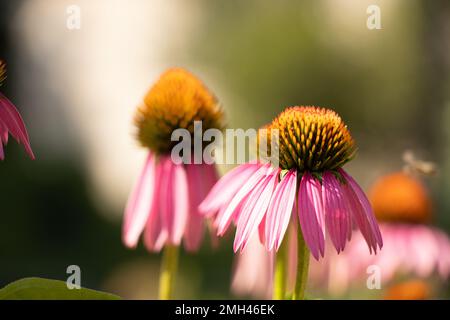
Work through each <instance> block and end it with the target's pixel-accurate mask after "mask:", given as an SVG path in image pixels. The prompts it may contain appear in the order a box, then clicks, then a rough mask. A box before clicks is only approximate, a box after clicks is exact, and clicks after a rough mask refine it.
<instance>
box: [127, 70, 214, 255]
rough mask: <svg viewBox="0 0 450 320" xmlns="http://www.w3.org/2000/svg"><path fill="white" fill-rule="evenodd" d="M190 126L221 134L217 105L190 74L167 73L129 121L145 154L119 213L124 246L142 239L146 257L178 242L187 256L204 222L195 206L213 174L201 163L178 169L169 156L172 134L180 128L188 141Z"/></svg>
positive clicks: (178, 163)
mask: <svg viewBox="0 0 450 320" xmlns="http://www.w3.org/2000/svg"><path fill="white" fill-rule="evenodd" d="M194 121H202V127H203V128H204V129H205V130H206V129H209V128H222V110H221V108H220V107H219V104H218V101H217V99H216V98H215V97H214V95H213V94H211V93H210V92H209V90H208V89H207V88H206V87H205V86H204V84H203V83H202V82H201V81H200V80H199V79H197V78H196V77H195V76H193V75H192V74H191V73H189V72H187V71H186V70H183V69H180V68H174V69H169V70H168V71H166V72H165V73H164V74H162V75H161V77H160V78H159V80H158V81H157V82H156V83H155V84H154V85H153V87H152V88H151V89H150V91H149V92H148V93H147V95H146V96H145V98H144V101H143V104H142V105H141V106H140V107H139V108H138V110H137V113H136V117H135V125H136V127H137V139H138V140H139V142H140V143H141V145H142V146H144V147H146V148H147V149H148V150H149V154H148V157H147V160H146V163H145V166H144V169H143V171H142V173H141V176H140V177H139V179H138V181H137V184H136V186H135V187H134V189H133V191H132V192H131V195H130V197H129V200H128V204H127V206H126V209H125V217H124V224H123V242H124V243H125V245H126V246H128V247H135V246H136V245H137V242H138V240H139V237H140V235H141V234H142V233H143V234H144V235H143V238H144V244H145V246H146V247H147V249H148V250H150V251H160V250H161V249H162V248H163V247H165V246H166V247H168V248H169V250H171V249H170V248H174V247H178V246H179V245H180V244H181V242H182V241H183V243H184V247H185V248H186V249H187V250H189V251H195V250H197V249H198V248H199V246H200V244H201V240H202V237H203V232H204V217H203V216H202V215H200V214H199V212H198V205H199V203H200V202H201V201H202V200H203V198H204V197H205V196H206V194H207V192H208V191H209V189H210V188H211V187H212V186H213V185H214V183H215V182H216V180H217V174H216V169H215V167H214V165H211V164H206V163H203V162H202V163H201V164H184V163H181V161H178V160H180V159H172V155H171V150H172V148H173V146H174V145H175V144H176V142H173V141H171V136H172V132H173V131H174V130H176V129H179V128H182V129H187V130H188V131H189V132H190V133H191V134H192V135H193V134H194ZM192 141H194V139H192ZM174 160H177V161H174ZM172 258H173V257H172ZM168 259H169V258H168Z"/></svg>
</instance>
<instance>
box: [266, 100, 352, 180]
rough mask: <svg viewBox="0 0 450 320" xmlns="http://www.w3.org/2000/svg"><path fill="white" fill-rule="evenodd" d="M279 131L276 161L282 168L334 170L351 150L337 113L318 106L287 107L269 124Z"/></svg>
mask: <svg viewBox="0 0 450 320" xmlns="http://www.w3.org/2000/svg"><path fill="white" fill-rule="evenodd" d="M269 128H270V129H271V130H272V129H277V130H278V134H279V156H280V159H279V163H280V167H281V168H283V169H291V168H297V169H298V170H299V171H305V170H308V171H311V172H323V171H325V170H335V169H338V168H340V167H341V166H343V165H344V164H345V163H346V162H347V161H349V160H350V159H351V158H352V157H353V155H354V153H355V149H356V148H355V143H354V140H353V138H352V136H351V135H350V132H349V130H348V129H347V126H346V125H345V123H344V122H343V121H342V119H341V118H340V117H339V115H338V114H337V113H336V112H334V111H333V110H330V109H325V108H319V107H309V106H308V107H304V106H301V107H299V106H297V107H290V108H287V109H286V110H285V111H283V112H282V113H281V114H280V115H279V116H278V117H277V118H275V119H274V120H273V122H272V123H271V125H270V127H269Z"/></svg>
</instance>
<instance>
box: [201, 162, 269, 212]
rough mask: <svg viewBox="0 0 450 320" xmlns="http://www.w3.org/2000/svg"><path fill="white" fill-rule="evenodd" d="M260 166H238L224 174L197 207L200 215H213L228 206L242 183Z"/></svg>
mask: <svg viewBox="0 0 450 320" xmlns="http://www.w3.org/2000/svg"><path fill="white" fill-rule="evenodd" d="M259 168H260V166H258V165H255V164H243V165H240V166H238V167H236V168H234V169H233V170H231V171H230V172H228V173H227V174H225V175H224V176H223V177H222V178H221V179H220V180H219V181H218V182H217V183H216V184H215V185H214V187H213V188H212V189H211V191H210V192H209V194H208V195H207V197H206V198H205V199H204V200H203V201H202V203H201V204H200V206H199V210H200V212H201V213H203V214H206V215H213V214H215V213H217V212H218V211H219V210H220V208H221V207H222V206H224V205H226V204H228V203H229V202H230V201H231V199H232V198H233V197H234V195H235V194H236V193H237V192H238V191H239V189H240V188H241V187H242V186H243V185H244V183H245V182H246V181H247V180H248V178H250V176H251V175H253V174H254V173H255V172H256V171H257V170H258V169H259Z"/></svg>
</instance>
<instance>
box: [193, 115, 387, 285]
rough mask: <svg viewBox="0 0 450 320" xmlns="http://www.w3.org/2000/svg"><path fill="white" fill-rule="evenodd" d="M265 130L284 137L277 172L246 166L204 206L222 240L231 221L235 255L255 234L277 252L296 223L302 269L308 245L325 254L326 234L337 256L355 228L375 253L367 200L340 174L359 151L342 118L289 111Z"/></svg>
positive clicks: (377, 243) (376, 234)
mask: <svg viewBox="0 0 450 320" xmlns="http://www.w3.org/2000/svg"><path fill="white" fill-rule="evenodd" d="M267 129H268V131H269V133H270V132H276V133H277V134H278V136H279V141H278V149H279V166H277V167H275V166H271V165H270V164H263V163H260V164H245V165H241V166H239V167H237V168H235V169H234V170H232V171H231V172H230V173H228V174H227V175H225V176H224V177H223V178H222V179H221V180H219V182H218V183H217V184H216V185H215V186H214V188H213V189H212V190H211V192H210V194H209V195H208V196H207V198H206V199H205V200H204V201H203V202H202V204H201V205H200V210H201V211H202V212H203V213H205V214H207V215H208V214H209V215H213V214H216V213H217V217H216V221H215V226H216V227H217V231H218V234H219V235H223V234H224V233H225V231H226V230H227V229H228V227H229V225H230V223H231V222H233V221H234V222H235V224H236V228H237V229H236V236H235V239H234V251H235V252H237V251H238V250H243V249H244V248H245V246H246V244H247V243H248V241H249V239H250V238H251V236H252V235H253V234H254V233H255V232H256V231H257V230H258V231H259V235H260V239H261V242H262V243H263V244H264V245H265V247H266V249H267V250H268V251H272V250H275V251H278V249H279V248H280V246H281V244H282V240H283V237H284V235H285V232H286V230H287V228H288V225H289V223H290V221H291V220H293V218H294V217H297V218H298V221H299V224H300V230H299V232H298V234H299V246H298V251H299V255H301V257H300V256H299V257H298V261H299V265H300V264H303V263H306V266H307V261H308V259H309V252H307V251H305V250H303V249H302V248H305V246H304V244H303V245H302V242H303V239H304V242H306V246H307V248H309V250H310V251H311V254H312V255H313V256H314V257H315V258H316V259H319V258H320V257H323V256H324V255H325V243H326V242H325V239H326V236H327V235H328V236H329V238H330V239H331V242H332V243H333V245H334V247H335V248H336V250H337V252H341V251H342V250H344V248H345V245H346V242H347V241H349V240H350V238H351V234H352V227H353V224H355V225H356V226H358V227H359V229H360V230H361V232H362V234H363V235H364V238H365V240H366V242H367V244H368V247H369V251H370V252H377V250H378V248H381V246H382V239H381V234H380V231H379V228H378V225H377V222H376V220H375V217H374V215H373V214H372V209H371V206H370V204H369V201H368V200H367V198H366V196H365V194H364V192H363V191H362V189H361V188H360V187H359V185H358V184H357V183H356V181H355V180H354V179H353V178H352V177H351V176H350V175H349V174H348V173H347V172H345V171H344V170H343V169H342V166H343V165H344V164H345V163H346V162H348V161H349V160H350V159H351V158H352V157H353V156H354V153H355V143H354V140H353V138H352V137H351V135H350V132H349V131H348V129H347V127H346V125H345V124H344V122H343V121H342V119H341V118H340V117H339V116H338V115H337V114H336V113H335V112H334V111H332V110H328V109H324V108H317V107H291V108H287V109H286V110H285V111H283V112H282V113H281V114H280V115H279V116H278V117H277V118H275V120H273V122H272V123H271V124H270V125H269V126H268V127H267ZM269 136H270V135H269ZM269 139H270V137H269ZM292 213H293V214H292ZM303 260H306V261H303ZM300 269H301V268H300V267H299V270H298V272H297V279H299V277H303V278H304V277H305V276H306V275H305V274H299V272H303V270H300ZM297 282H298V281H297ZM302 289H304V288H302ZM300 291H301V290H300Z"/></svg>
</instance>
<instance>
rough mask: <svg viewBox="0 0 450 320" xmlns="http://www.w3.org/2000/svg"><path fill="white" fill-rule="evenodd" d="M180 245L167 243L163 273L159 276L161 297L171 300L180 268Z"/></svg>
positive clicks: (163, 259)
mask: <svg viewBox="0 0 450 320" xmlns="http://www.w3.org/2000/svg"><path fill="white" fill-rule="evenodd" d="M178 251H179V250H178V246H173V245H166V246H165V247H164V251H163V257H162V263H161V273H160V276H159V299H160V300H170V299H171V298H172V293H173V288H174V284H175V275H176V273H177V269H178V254H179V253H178Z"/></svg>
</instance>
